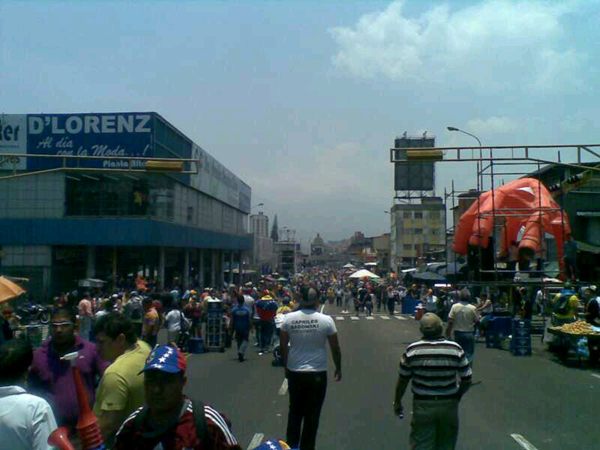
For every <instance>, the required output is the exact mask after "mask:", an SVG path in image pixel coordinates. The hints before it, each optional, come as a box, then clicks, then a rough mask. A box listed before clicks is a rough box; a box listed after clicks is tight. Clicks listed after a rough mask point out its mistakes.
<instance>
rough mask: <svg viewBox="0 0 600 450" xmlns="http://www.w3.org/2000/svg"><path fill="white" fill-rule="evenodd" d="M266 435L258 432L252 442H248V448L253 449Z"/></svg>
mask: <svg viewBox="0 0 600 450" xmlns="http://www.w3.org/2000/svg"><path fill="white" fill-rule="evenodd" d="M264 437H265V435H264V434H262V433H256V434H255V435H254V437H253V438H252V440H251V441H250V443H249V444H248V450H253V449H255V448H256V447H258V446H259V445H260V443H261V442H262V440H263V438H264Z"/></svg>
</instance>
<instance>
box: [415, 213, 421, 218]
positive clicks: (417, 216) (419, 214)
mask: <svg viewBox="0 0 600 450" xmlns="http://www.w3.org/2000/svg"><path fill="white" fill-rule="evenodd" d="M422 218H423V213H422V212H415V219H422Z"/></svg>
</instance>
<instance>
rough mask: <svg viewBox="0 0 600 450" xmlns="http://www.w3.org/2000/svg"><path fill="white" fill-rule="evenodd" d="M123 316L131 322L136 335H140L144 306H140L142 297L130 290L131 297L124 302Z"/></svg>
mask: <svg viewBox="0 0 600 450" xmlns="http://www.w3.org/2000/svg"><path fill="white" fill-rule="evenodd" d="M124 312H125V317H127V318H128V319H129V320H130V321H131V323H132V324H133V328H134V329H135V332H136V334H137V336H138V337H140V336H141V335H142V321H143V319H144V307H143V306H142V298H141V297H139V296H138V295H137V293H136V294H134V293H133V292H132V297H131V299H130V300H129V301H128V302H127V303H125V307H124Z"/></svg>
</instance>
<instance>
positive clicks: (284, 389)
mask: <svg viewBox="0 0 600 450" xmlns="http://www.w3.org/2000/svg"><path fill="white" fill-rule="evenodd" d="M287 390H288V380H287V378H284V379H283V383H281V387H280V388H279V395H285V394H287Z"/></svg>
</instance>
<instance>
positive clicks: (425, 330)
mask: <svg viewBox="0 0 600 450" xmlns="http://www.w3.org/2000/svg"><path fill="white" fill-rule="evenodd" d="M420 330H421V333H422V335H423V338H422V339H421V340H419V341H417V342H414V343H412V344H410V345H409V346H408V347H407V348H406V351H405V352H404V353H403V354H402V357H401V358H400V368H399V372H398V381H397V383H396V391H395V395H394V404H393V406H394V414H396V415H397V416H399V417H402V415H403V412H404V409H403V406H402V397H403V396H404V393H405V391H406V388H407V387H408V384H409V382H410V381H411V380H412V393H413V413H412V420H411V432H410V448H411V449H412V450H454V449H455V448H456V441H457V438H458V425H459V424H458V405H459V402H460V400H461V398H462V396H463V395H464V394H465V393H466V392H467V390H468V389H469V387H470V385H471V374H472V372H471V367H470V365H469V361H468V360H467V357H466V355H465V352H464V351H463V349H462V348H461V347H460V345H458V344H457V343H456V342H452V341H449V340H446V339H444V338H443V325H442V320H441V319H440V318H439V317H438V316H437V315H435V314H433V313H426V314H425V315H423V318H422V319H421V321H420Z"/></svg>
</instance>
